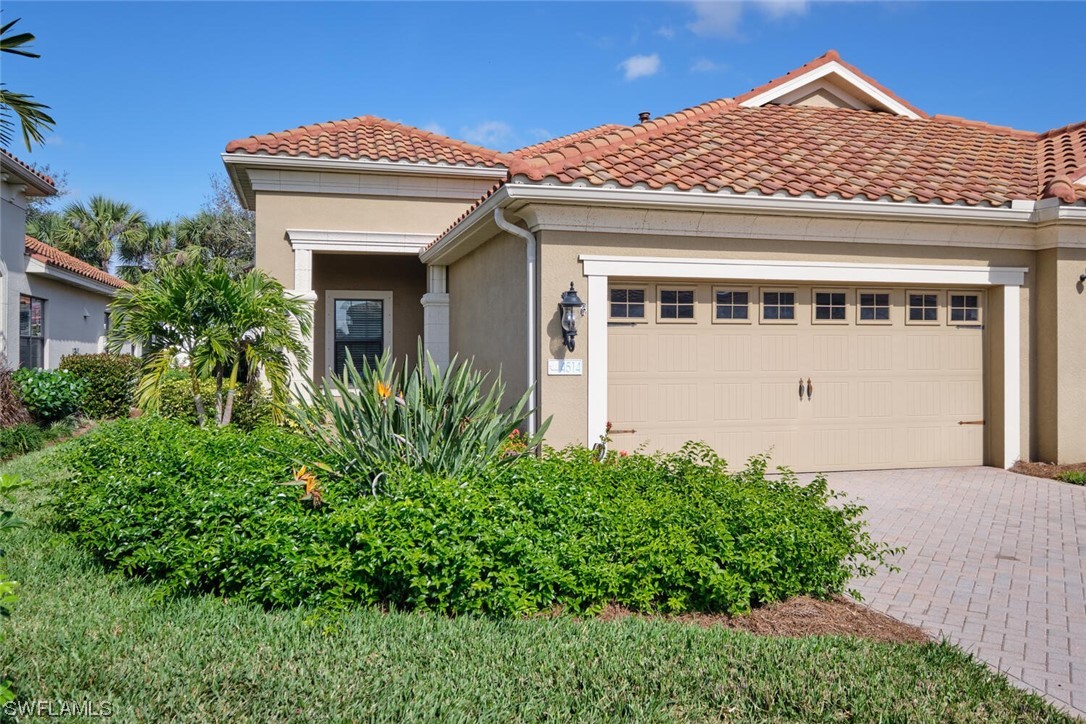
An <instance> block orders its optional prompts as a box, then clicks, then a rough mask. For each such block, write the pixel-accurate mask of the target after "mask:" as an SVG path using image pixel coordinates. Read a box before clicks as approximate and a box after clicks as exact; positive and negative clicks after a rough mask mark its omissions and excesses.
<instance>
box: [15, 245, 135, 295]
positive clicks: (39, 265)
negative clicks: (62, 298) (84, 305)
mask: <svg viewBox="0 0 1086 724" xmlns="http://www.w3.org/2000/svg"><path fill="white" fill-rule="evenodd" d="M26 273H27V274H36V275H38V276H43V277H49V278H51V279H53V280H55V281H58V282H62V283H64V284H68V285H69V286H73V287H79V288H80V289H86V290H87V291H89V292H94V293H95V294H101V295H103V296H106V297H113V296H116V294H117V287H114V286H111V285H109V284H103V283H102V282H96V281H94V280H93V279H88V278H87V277H84V276H82V275H80V274H76V273H74V272H70V271H68V270H67V269H60V268H58V267H56V266H53V265H52V264H47V263H46V262H43V261H41V260H40V259H35V258H33V257H31V256H30V255H27V258H26Z"/></svg>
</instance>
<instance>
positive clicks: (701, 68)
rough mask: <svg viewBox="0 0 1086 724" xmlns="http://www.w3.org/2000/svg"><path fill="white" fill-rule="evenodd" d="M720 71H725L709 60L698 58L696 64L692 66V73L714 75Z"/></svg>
mask: <svg viewBox="0 0 1086 724" xmlns="http://www.w3.org/2000/svg"><path fill="white" fill-rule="evenodd" d="M718 70H723V67H722V66H720V65H717V64H716V63H714V62H713V61H711V60H709V59H708V58H698V59H697V60H695V61H694V64H693V65H691V66H690V72H691V73H713V72H715V71H718Z"/></svg>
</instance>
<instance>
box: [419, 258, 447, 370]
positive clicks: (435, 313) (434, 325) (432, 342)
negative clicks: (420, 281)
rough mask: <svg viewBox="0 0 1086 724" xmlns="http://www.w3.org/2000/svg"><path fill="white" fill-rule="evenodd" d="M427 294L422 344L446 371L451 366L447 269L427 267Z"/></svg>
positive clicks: (425, 296)
mask: <svg viewBox="0 0 1086 724" xmlns="http://www.w3.org/2000/svg"><path fill="white" fill-rule="evenodd" d="M426 280H427V281H426V289H427V291H426V294H424V295H422V343H423V346H424V347H425V348H426V351H427V352H429V353H430V357H432V358H433V360H434V362H436V363H437V364H438V366H439V367H441V368H442V369H444V368H445V367H446V366H447V365H448V364H449V292H448V282H447V277H446V267H444V266H438V265H433V266H428V267H426Z"/></svg>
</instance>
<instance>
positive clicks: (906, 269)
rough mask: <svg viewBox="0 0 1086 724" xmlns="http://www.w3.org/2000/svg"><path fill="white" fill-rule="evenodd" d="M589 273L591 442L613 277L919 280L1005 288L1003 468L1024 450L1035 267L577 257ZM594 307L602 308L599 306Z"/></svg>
mask: <svg viewBox="0 0 1086 724" xmlns="http://www.w3.org/2000/svg"><path fill="white" fill-rule="evenodd" d="M578 259H579V261H580V262H581V267H582V270H583V273H584V275H585V277H587V279H588V299H587V300H586V302H587V305H588V429H587V430H586V438H585V442H586V443H587V444H591V443H592V441H594V440H599V439H600V438H601V436H603V435H605V434H606V428H607V384H608V375H607V334H608V332H607V318H608V315H607V308H608V305H607V301H608V296H607V286H608V281H609V279H610V278H611V277H623V278H635V279H668V280H676V279H685V280H698V281H709V282H712V281H725V280H728V281H751V282H754V281H759V282H763V281H764V282H770V283H777V282H782V283H793V284H798V283H803V284H812V283H832V284H850V285H853V286H855V285H858V284H861V285H862V284H892V285H902V284H917V285H940V286H973V287H1003V330H1002V331H1003V467H1005V468H1009V467H1011V466H1012V465H1013V464H1014V463H1015V461H1016V460H1018V459H1019V458H1020V457H1021V454H1022V398H1021V391H1022V357H1021V351H1022V333H1023V325H1022V318H1021V315H1022V286H1023V285H1024V284H1025V277H1026V273H1027V272H1028V271H1029V268H1028V267H990V266H945V265H924V264H857V263H853V262H824V261H812V262H796V261H779V260H768V259H766V260H762V259H694V258H682V257H648V256H607V255H595V254H582V255H580V256H579V257H578ZM594 308H595V313H593V309H594Z"/></svg>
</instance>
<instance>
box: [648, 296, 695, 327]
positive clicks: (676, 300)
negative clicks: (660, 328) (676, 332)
mask: <svg viewBox="0 0 1086 724" xmlns="http://www.w3.org/2000/svg"><path fill="white" fill-rule="evenodd" d="M656 310H657V311H656V316H657V319H659V320H660V321H662V322H667V321H682V320H686V321H693V319H694V290H693V289H661V290H660V302H659V304H657V306H656Z"/></svg>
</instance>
